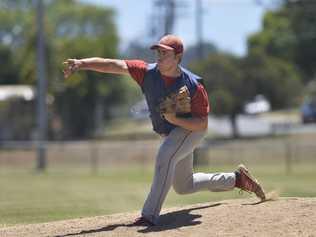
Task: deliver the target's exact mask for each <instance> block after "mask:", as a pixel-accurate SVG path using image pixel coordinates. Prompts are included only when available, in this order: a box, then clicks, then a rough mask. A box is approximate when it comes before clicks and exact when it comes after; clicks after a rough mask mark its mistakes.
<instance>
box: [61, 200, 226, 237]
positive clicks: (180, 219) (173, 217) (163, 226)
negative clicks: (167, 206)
mask: <svg viewBox="0 0 316 237" xmlns="http://www.w3.org/2000/svg"><path fill="white" fill-rule="evenodd" d="M222 204H223V203H215V204H212V205H206V206H201V207H196V208H190V209H184V210H179V211H175V212H170V213H166V214H163V215H161V216H160V217H159V225H157V226H147V227H145V229H141V230H138V232H140V233H148V232H159V231H165V230H171V229H177V228H179V227H183V226H194V225H199V224H201V223H202V222H201V221H198V220H196V219H198V218H201V217H202V216H201V215H197V214H191V213H190V212H191V211H194V210H201V209H205V208H210V207H216V206H220V205H222ZM118 227H133V228H135V227H142V226H137V225H134V224H133V223H131V224H124V223H121V224H113V225H108V226H105V227H102V228H99V229H93V230H83V231H81V232H78V233H70V234H65V235H57V236H55V237H66V236H76V235H83V234H92V233H100V232H105V231H113V230H115V229H116V228H118Z"/></svg>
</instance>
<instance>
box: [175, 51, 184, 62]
mask: <svg viewBox="0 0 316 237" xmlns="http://www.w3.org/2000/svg"><path fill="white" fill-rule="evenodd" d="M182 56H183V53H178V54H176V55H175V58H176V59H177V60H178V63H181V60H182Z"/></svg>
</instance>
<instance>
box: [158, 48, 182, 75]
mask: <svg viewBox="0 0 316 237" xmlns="http://www.w3.org/2000/svg"><path fill="white" fill-rule="evenodd" d="M156 52H157V63H158V65H159V68H161V69H163V70H164V69H168V68H170V67H175V66H177V65H178V59H177V57H176V55H175V53H174V51H172V50H165V49H157V50H156Z"/></svg>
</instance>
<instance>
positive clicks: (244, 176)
mask: <svg viewBox="0 0 316 237" xmlns="http://www.w3.org/2000/svg"><path fill="white" fill-rule="evenodd" d="M235 174H236V185H235V187H237V188H240V189H241V190H243V191H246V192H249V193H255V194H256V196H257V197H258V198H260V199H261V201H265V200H266V195H265V193H264V190H263V188H262V187H261V185H260V184H259V182H258V181H257V180H256V179H255V178H254V177H252V176H251V174H250V172H249V170H248V169H247V168H246V167H245V166H244V165H239V166H238V169H237V170H236V171H235Z"/></svg>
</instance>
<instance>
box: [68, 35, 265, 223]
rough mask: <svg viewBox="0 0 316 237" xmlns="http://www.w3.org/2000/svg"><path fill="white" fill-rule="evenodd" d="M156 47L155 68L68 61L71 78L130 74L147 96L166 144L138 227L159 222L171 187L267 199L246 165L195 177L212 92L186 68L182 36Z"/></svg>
mask: <svg viewBox="0 0 316 237" xmlns="http://www.w3.org/2000/svg"><path fill="white" fill-rule="evenodd" d="M150 49H152V50H155V52H156V54H157V61H156V63H153V64H149V63H146V62H144V61H142V60H119V59H107V58H96V57H95V58H85V59H67V60H66V61H65V62H64V64H65V69H64V76H65V78H67V77H69V76H70V75H71V74H72V73H74V72H76V71H78V70H93V71H97V72H101V73H113V74H121V75H130V76H131V77H132V78H133V79H134V80H135V81H136V82H137V83H138V85H139V86H140V88H141V90H142V92H143V94H144V96H145V98H146V101H147V105H148V108H149V112H150V118H151V121H152V126H153V130H154V131H155V132H156V133H158V134H159V135H160V136H161V138H162V142H161V145H160V147H159V150H158V153H157V156H156V160H155V173H154V177H153V181H152V185H151V189H150V192H149V194H148V196H147V199H146V201H145V204H144V206H143V209H142V212H141V216H140V217H139V218H137V219H136V220H135V222H134V224H135V225H145V226H151V225H157V224H158V222H159V213H160V211H161V208H162V204H163V202H164V200H165V198H166V195H167V193H168V191H169V189H170V187H171V186H173V188H174V190H175V191H176V192H177V193H179V194H189V193H194V192H198V191H202V190H208V191H216V192H218V191H228V190H232V189H234V188H235V187H236V188H239V189H241V190H245V191H247V192H253V193H255V194H256V195H257V196H258V197H259V198H260V199H261V200H265V194H264V191H263V189H262V187H261V186H260V184H259V183H258V182H257V180H256V179H255V178H253V177H252V176H251V175H250V173H249V171H248V170H247V168H246V167H245V166H243V165H240V166H239V167H238V168H237V169H236V170H235V171H233V172H230V173H194V171H193V151H194V149H195V148H196V147H197V146H198V145H199V144H200V143H201V141H202V139H203V137H204V135H205V133H206V130H207V126H208V113H209V110H210V106H209V101H208V96H207V93H206V91H205V88H204V86H203V84H202V83H201V82H202V79H201V78H200V77H199V76H197V75H195V74H193V73H192V72H190V71H189V70H187V69H185V68H183V67H182V66H180V62H181V59H182V56H183V52H184V48H183V43H182V40H181V39H180V38H179V37H177V36H175V35H166V36H164V37H162V38H161V39H160V41H159V42H158V43H156V44H154V45H152V46H151V48H150Z"/></svg>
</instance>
